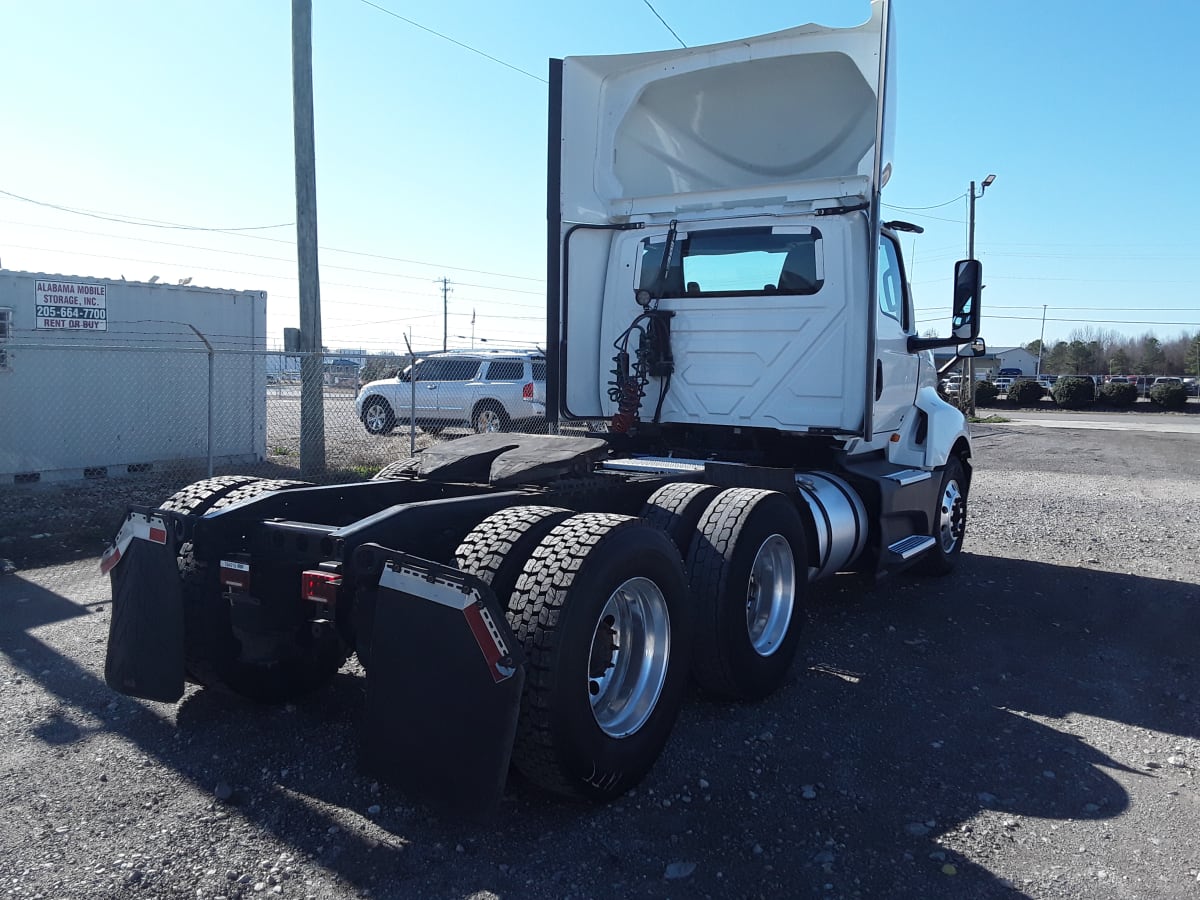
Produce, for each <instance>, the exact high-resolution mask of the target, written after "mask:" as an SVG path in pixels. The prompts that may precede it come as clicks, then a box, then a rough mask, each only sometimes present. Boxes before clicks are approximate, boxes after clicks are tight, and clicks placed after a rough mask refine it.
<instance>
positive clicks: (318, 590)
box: [300, 569, 342, 606]
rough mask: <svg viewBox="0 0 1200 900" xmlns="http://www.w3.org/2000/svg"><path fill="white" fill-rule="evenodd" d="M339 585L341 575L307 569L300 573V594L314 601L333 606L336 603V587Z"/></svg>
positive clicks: (340, 584) (340, 583)
mask: <svg viewBox="0 0 1200 900" xmlns="http://www.w3.org/2000/svg"><path fill="white" fill-rule="evenodd" d="M341 586H342V576H341V575H335V574H334V573H333V572H323V571H321V570H320V569H307V570H305V571H304V572H303V573H302V574H301V575H300V596H302V597H303V598H304V599H305V600H312V601H314V602H316V603H325V604H327V605H329V606H333V605H334V604H335V603H337V594H338V588H340V587H341Z"/></svg>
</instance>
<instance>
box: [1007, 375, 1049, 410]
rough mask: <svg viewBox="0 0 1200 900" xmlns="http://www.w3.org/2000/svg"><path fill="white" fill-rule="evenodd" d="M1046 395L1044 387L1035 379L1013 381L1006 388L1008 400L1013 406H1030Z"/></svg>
mask: <svg viewBox="0 0 1200 900" xmlns="http://www.w3.org/2000/svg"><path fill="white" fill-rule="evenodd" d="M1044 396H1046V389H1045V388H1044V387H1042V386H1041V385H1040V384H1038V383H1037V382H1036V381H1028V380H1024V381H1014V382H1013V383H1012V384H1011V385H1010V386H1009V388H1008V402H1009V403H1011V404H1012V405H1013V406H1032V405H1033V404H1035V403H1037V402H1038V401H1039V400H1041V399H1042V397H1044Z"/></svg>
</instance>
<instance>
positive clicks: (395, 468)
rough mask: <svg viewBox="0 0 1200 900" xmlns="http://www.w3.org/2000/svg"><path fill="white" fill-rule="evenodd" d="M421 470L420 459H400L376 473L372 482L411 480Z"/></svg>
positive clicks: (412, 457) (415, 457) (413, 457)
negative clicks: (399, 479) (398, 479)
mask: <svg viewBox="0 0 1200 900" xmlns="http://www.w3.org/2000/svg"><path fill="white" fill-rule="evenodd" d="M420 470H421V460H420V457H417V456H409V457H407V458H405V459H398V460H396V461H395V462H391V463H388V464H387V465H386V466H384V467H383V468H382V469H380V470H379V471H378V472H376V473H375V475H374V476H373V477H372V478H371V480H372V481H380V480H388V479H393V478H409V477H412V476H415V475H417V474H418V473H419V472H420Z"/></svg>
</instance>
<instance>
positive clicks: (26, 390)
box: [0, 343, 546, 487]
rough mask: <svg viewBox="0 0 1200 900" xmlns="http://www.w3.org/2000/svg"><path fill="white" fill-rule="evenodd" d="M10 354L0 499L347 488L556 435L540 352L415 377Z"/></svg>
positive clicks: (398, 372) (315, 364) (362, 368)
mask: <svg viewBox="0 0 1200 900" xmlns="http://www.w3.org/2000/svg"><path fill="white" fill-rule="evenodd" d="M6 350H7V351H8V352H7V371H4V372H0V408H3V410H4V419H5V423H6V427H5V428H4V429H3V431H2V433H0V487H3V486H5V485H21V484H35V483H42V482H56V481H75V480H80V479H87V480H96V479H109V478H118V477H123V476H127V475H134V474H143V473H148V472H155V473H166V472H180V473H184V474H187V475H198V476H199V477H203V476H204V475H207V474H210V472H211V473H221V472H231V471H236V472H237V473H238V474H249V475H257V474H261V475H263V476H268V477H304V478H306V479H308V480H316V481H342V480H346V479H349V478H361V477H369V476H370V475H372V474H374V473H375V472H376V471H378V470H379V469H380V468H382V467H383V466H384V465H386V464H388V463H390V462H393V461H395V460H397V459H400V458H404V457H406V456H408V455H410V454H411V453H412V452H413V451H414V450H419V449H421V448H423V447H425V446H428V445H429V444H430V443H431V442H433V441H435V440H448V439H453V438H455V437H461V436H463V435H466V434H470V433H474V432H484V431H525V432H531V433H544V432H545V431H546V418H545V405H544V404H545V361H544V359H543V358H542V357H541V356H540V355H537V354H532V353H519V352H502V353H501V352H481V353H471V354H448V355H443V354H438V355H432V356H430V357H428V358H421V357H418V364H417V365H416V366H412V365H411V360H410V359H409V358H408V357H405V356H381V357H360V358H358V359H351V358H347V357H344V356H339V355H337V354H329V353H318V354H312V355H310V356H309V357H308V358H307V359H306V358H305V355H304V354H297V353H283V352H276V351H248V350H247V351H243V350H227V349H211V350H210V349H205V348H195V349H193V348H180V347H178V346H173V347H169V348H168V347H144V346H142V347H138V346H129V347H120V346H87V347H71V346H69V345H67V346H63V345H52V346H47V345H40V344H32V343H30V344H17V343H10V344H8V345H7V347H6ZM306 379H309V380H310V383H309V384H307V385H306V384H305V380H306ZM364 385H365V388H364Z"/></svg>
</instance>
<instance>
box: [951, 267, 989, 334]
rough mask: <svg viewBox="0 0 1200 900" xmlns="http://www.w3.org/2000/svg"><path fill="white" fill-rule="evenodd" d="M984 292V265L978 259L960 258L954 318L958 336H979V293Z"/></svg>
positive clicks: (954, 326) (953, 328) (955, 286)
mask: <svg viewBox="0 0 1200 900" xmlns="http://www.w3.org/2000/svg"><path fill="white" fill-rule="evenodd" d="M982 292H983V265H982V264H981V263H980V262H979V260H977V259H960V260H959V261H958V262H957V263H955V265H954V318H953V319H952V320H951V323H950V325H951V329H952V331H953V334H954V336H955V337H956V338H958V339H959V340H963V341H973V340H974V339H975V338H977V337H979V295H980V294H981V293H982Z"/></svg>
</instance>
